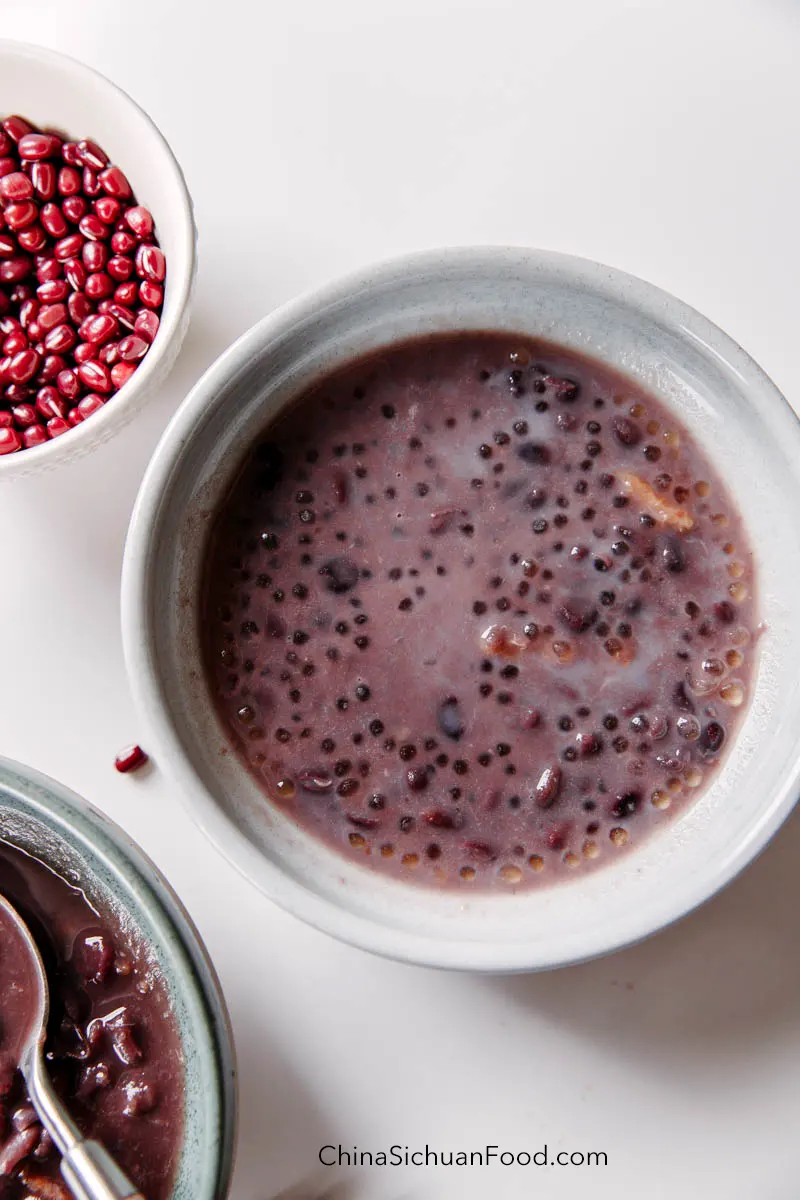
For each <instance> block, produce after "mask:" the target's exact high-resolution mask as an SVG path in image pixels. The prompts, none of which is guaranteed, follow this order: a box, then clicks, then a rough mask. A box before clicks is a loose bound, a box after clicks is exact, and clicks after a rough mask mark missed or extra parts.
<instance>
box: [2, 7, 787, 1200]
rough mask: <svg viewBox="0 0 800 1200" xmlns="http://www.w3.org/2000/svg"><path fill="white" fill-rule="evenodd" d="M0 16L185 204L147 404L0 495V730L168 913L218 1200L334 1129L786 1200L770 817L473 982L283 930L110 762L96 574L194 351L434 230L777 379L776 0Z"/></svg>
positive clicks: (497, 1173)
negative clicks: (185, 918)
mask: <svg viewBox="0 0 800 1200" xmlns="http://www.w3.org/2000/svg"><path fill="white" fill-rule="evenodd" d="M0 33H2V35H4V36H9V37H19V38H24V39H27V40H30V41H39V42H42V43H45V44H48V45H51V46H53V47H54V48H56V49H59V50H64V51H67V52H68V53H71V54H73V55H75V56H77V57H79V58H82V59H84V60H85V61H86V62H88V63H90V64H91V65H92V66H95V67H97V68H99V69H100V70H101V71H104V72H105V73H107V74H109V75H111V76H112V78H114V79H115V80H117V82H119V83H120V84H121V85H122V86H123V87H124V88H126V89H127V90H128V91H130V92H131V93H132V94H133V95H134V96H135V97H136V99H137V100H139V102H140V103H141V104H142V105H143V106H144V107H145V108H146V109H147V110H148V111H149V112H150V113H151V114H152V116H153V117H154V118H155V120H156V121H157V123H158V124H159V125H160V126H161V128H162V129H163V130H164V132H165V134H166V136H167V137H168V138H169V139H170V141H171V143H172V145H173V147H174V149H175V152H176V154H177V156H178V158H179V159H180V161H181V163H182V164H183V167H184V169H185V171H186V176H187V179H188V183H189V187H190V189H191V191H192V193H193V195H194V199H195V203H196V208H197V219H198V223H199V227H200V256H201V260H200V274H199V286H198V289H197V298H196V307H195V310H194V319H193V324H192V327H191V330H190V332H189V336H188V339H187V342H186V346H185V349H184V350H183V353H182V354H181V357H180V359H179V362H178V365H177V368H176V369H175V372H174V374H173V375H172V377H171V378H170V380H169V382H168V384H167V386H165V387H164V389H163V394H162V395H160V396H159V397H158V399H157V400H156V401H155V402H154V403H153V405H152V407H151V408H150V410H149V411H148V413H147V414H146V416H145V417H143V418H142V419H141V420H140V421H139V422H138V423H137V424H136V425H135V427H134V428H133V430H131V431H126V433H125V434H124V435H123V437H122V438H121V439H120V440H119V441H118V442H116V443H112V444H111V445H110V446H107V447H105V448H104V449H103V450H102V451H101V452H99V453H97V454H96V455H95V456H94V457H93V458H92V459H91V460H89V461H86V460H84V461H82V462H81V463H80V464H78V465H77V466H76V467H75V468H66V469H64V470H62V471H61V472H60V473H58V474H56V475H52V476H50V477H45V478H43V479H35V480H33V481H20V483H19V484H16V485H13V486H10V487H8V488H4V489H3V490H2V492H0V564H2V567H1V568H0V670H1V671H2V675H1V676H0V682H1V685H2V686H0V748H2V751H3V753H5V754H8V755H10V756H12V757H16V758H18V759H21V760H22V761H24V762H27V763H30V764H32V765H34V766H36V767H38V768H39V769H41V770H43V771H45V772H48V773H50V774H51V775H54V776H56V777H57V778H58V779H60V780H62V781H63V782H65V783H67V784H69V785H71V786H72V787H73V788H75V789H76V790H77V791H78V792H80V793H82V794H83V795H84V796H86V797H87V798H88V799H89V800H91V801H92V802H93V803H94V804H96V805H98V806H99V807H100V808H102V809H104V810H105V811H106V812H107V813H109V814H110V815H111V816H112V817H114V818H115V819H116V820H117V821H119V822H120V823H121V824H122V825H123V826H124V827H125V828H126V829H127V830H128V831H129V832H130V833H131V834H132V835H133V836H134V837H135V838H137V839H138V841H139V842H140V843H141V844H142V845H143V846H144V848H145V849H146V850H147V851H148V853H149V854H151V855H152V857H153V858H154V859H155V860H156V862H157V863H158V864H159V865H160V866H161V867H162V868H163V870H164V871H165V872H166V874H167V876H168V877H169V879H170V880H171V882H172V883H173V885H174V886H175V887H176V889H177V890H178V892H179V894H180V895H181V896H182V898H183V900H184V901H185V903H186V905H187V906H188V908H189V910H190V912H191V914H192V916H193V917H194V919H195V921H196V922H197V924H198V926H199V927H200V930H201V932H202V934H203V936H204V937H205V939H206V941H207V944H208V947H209V949H210V951H211V954H212V956H213V958H214V961H215V963H216V965H217V968H218V970H219V973H220V975H221V978H222V982H223V985H224V988H225V992H226V994H227V999H228V1003H229V1005H230V1010H231V1014H232V1017H233V1022H234V1026H235V1030H236V1035H237V1039H238V1046H239V1053H240V1062H241V1100H242V1106H241V1142H240V1155H239V1160H238V1167H237V1171H236V1175H235V1181H234V1185H233V1193H232V1195H233V1198H234V1200H269V1198H270V1197H272V1196H273V1195H274V1194H275V1193H276V1192H277V1191H280V1190H281V1189H283V1188H286V1187H288V1186H290V1185H291V1184H294V1183H296V1182H297V1181H298V1180H300V1179H302V1178H303V1177H304V1176H306V1175H308V1174H313V1173H314V1171H315V1170H316V1171H320V1168H319V1167H318V1165H317V1157H316V1156H317V1151H318V1149H319V1147H320V1146H321V1145H323V1144H324V1143H339V1142H341V1143H343V1144H344V1145H352V1144H353V1143H356V1144H357V1145H359V1146H360V1147H362V1148H365V1149H369V1148H372V1149H380V1148H381V1147H385V1146H387V1145H390V1144H392V1143H399V1144H401V1145H406V1144H408V1145H413V1146H419V1145H422V1146H424V1145H425V1143H426V1142H427V1143H428V1144H429V1145H431V1146H432V1147H439V1148H452V1149H456V1150H457V1149H459V1148H464V1149H467V1150H475V1149H478V1148H479V1147H481V1146H484V1145H486V1144H487V1143H489V1144H491V1143H499V1144H502V1145H503V1146H504V1147H507V1148H510V1149H529V1150H530V1149H537V1148H539V1147H540V1146H541V1145H542V1144H544V1143H545V1142H547V1143H548V1144H549V1146H550V1148H551V1150H556V1149H567V1150H577V1151H581V1150H583V1151H586V1150H596V1151H605V1152H606V1153H607V1154H608V1159H609V1165H608V1167H606V1168H564V1167H554V1168H552V1169H547V1170H544V1169H537V1168H528V1169H527V1170H524V1169H515V1168H502V1167H493V1168H484V1169H479V1168H473V1169H472V1170H461V1171H456V1170H454V1169H452V1170H447V1169H443V1170H442V1169H440V1170H439V1171H438V1172H435V1171H433V1170H425V1169H424V1168H416V1169H414V1168H410V1169H409V1170H408V1171H406V1170H404V1169H402V1168H395V1169H391V1168H386V1169H383V1170H380V1169H374V1170H372V1171H368V1170H362V1171H359V1172H358V1173H357V1174H358V1188H359V1190H358V1192H357V1195H358V1197H359V1200H360V1198H361V1197H364V1198H366V1200H383V1198H384V1197H385V1198H386V1200H399V1197H401V1196H412V1195H413V1196H414V1197H436V1198H437V1200H449V1198H450V1197H456V1196H459V1197H479V1196H480V1197H483V1196H485V1195H486V1194H487V1193H490V1194H491V1195H492V1196H493V1197H496V1198H497V1200H505V1198H507V1197H511V1198H516V1197H528V1196H534V1195H535V1196H536V1197H542V1198H543V1200H578V1198H584V1197H590V1196H591V1197H592V1198H593V1200H605V1198H609V1200H610V1198H611V1197H613V1198H614V1200H620V1198H622V1200H626V1198H627V1197H637V1200H638V1198H639V1197H646V1198H647V1200H674V1197H675V1196H676V1195H680V1196H681V1197H682V1200H700V1198H701V1197H702V1200H709V1198H712V1200H715V1198H717V1197H719V1198H720V1200H722V1198H724V1200H751V1198H758V1200H790V1198H791V1200H795V1198H796V1197H797V1195H798V1190H800V1188H799V1186H798V1183H797V1177H798V1171H800V1153H799V1152H798V1149H797V1146H798V1142H797V1135H796V1129H797V1121H798V1116H800V953H799V952H798V933H797V925H798V910H799V909H800V870H798V866H799V865H800V820H798V819H797V818H796V819H794V820H793V821H790V822H789V825H788V826H787V827H786V828H785V829H784V831H783V832H782V833H781V834H780V836H779V837H778V838H777V839H776V841H775V843H774V844H773V845H772V846H771V847H770V849H769V850H768V851H767V852H766V853H765V854H764V856H763V858H762V859H761V860H760V861H759V862H758V863H757V864H756V865H755V866H754V867H752V868H751V869H750V870H749V871H748V872H747V873H746V874H745V876H744V877H743V878H741V879H740V880H739V881H738V882H736V883H735V884H734V885H733V886H732V887H730V888H729V889H728V890H727V891H726V892H725V893H724V894H723V895H721V896H720V897H718V898H717V899H716V900H714V901H713V902H711V903H710V904H708V905H707V906H706V907H705V908H704V909H702V910H701V911H700V912H698V913H696V914H695V915H693V916H692V917H690V918H689V919H687V920H686V921H684V922H683V923H682V924H681V925H680V926H679V927H677V928H674V929H672V930H670V931H669V932H667V933H665V934H662V935H661V936H659V937H656V938H653V939H652V940H651V941H649V942H648V943H646V944H645V945H642V946H640V947H638V948H636V949H633V950H629V951H627V952H625V953H622V954H619V955H617V956H615V957H612V958H609V959H606V960H605V961H602V962H596V963H593V964H590V965H587V966H582V967H578V968H574V969H570V970H566V971H562V972H560V973H557V974H551V975H545V976H538V977H537V976H531V977H517V978H469V977H458V976H454V975H446V974H442V973H437V972H435V971H428V970H419V969H415V968H408V967H403V966H400V965H397V964H393V963H389V962H383V961H380V960H378V959H375V958H371V957H369V956H368V955H366V954H364V953H361V952H359V951H356V950H352V949H349V948H347V947H344V946H340V945H338V944H337V943H336V942H334V941H333V940H331V939H329V938H327V937H325V936H323V935H322V934H319V933H316V932H315V931H313V930H311V929H307V928H305V927H304V926H303V925H301V924H300V923H299V922H297V921H295V920H294V919H292V918H291V917H289V916H286V915H285V914H284V913H282V912H281V911H279V910H278V909H277V908H275V907H273V905H272V904H270V903H269V902H268V901H267V900H266V899H264V898H263V897H262V896H260V895H259V894H257V893H256V891H255V890H254V889H253V888H252V887H251V886H250V885H249V884H247V883H246V882H245V881H243V880H242V879H240V878H239V876H238V875H237V874H236V873H235V872H234V871H233V869H232V868H230V867H229V866H227V865H226V863H225V862H223V860H222V859H221V858H220V857H219V856H218V854H217V853H216V851H215V850H214V849H213V847H212V846H211V845H210V844H208V843H207V842H206V841H205V839H204V838H203V837H202V836H201V835H200V833H199V832H197V831H196V829H195V827H194V826H193V824H192V822H191V820H190V818H189V817H188V816H187V815H186V813H185V812H184V811H183V809H182V808H181V807H180V806H179V803H178V801H177V798H176V796H175V795H174V792H173V788H172V787H171V786H170V784H169V782H168V780H167V779H166V778H165V777H164V775H163V774H162V773H160V772H159V771H155V772H154V773H152V774H151V775H150V776H149V777H148V778H146V779H142V778H138V779H137V778H135V777H130V776H129V777H127V778H125V777H121V776H118V775H116V774H115V772H114V770H113V768H112V761H113V758H114V754H115V752H116V750H117V749H118V748H119V747H120V746H122V745H123V744H125V743H127V742H130V741H132V740H135V739H136V738H137V735H138V733H139V726H138V721H137V717H136V714H135V713H134V711H133V707H132V704H131V700H130V697H129V693H128V688H127V684H126V679H125V671H124V668H123V662H122V654H121V649H120V634H119V605H118V583H119V573H120V562H121V557H122V547H123V539H124V535H125V529H126V524H127V520H128V515H129V512H130V509H131V505H132V503H133V499H134V495H135V493H136V489H137V486H138V483H139V480H140V477H141V475H142V471H143V468H144V466H145V463H146V461H147V459H148V456H149V454H150V452H151V450H152V448H153V446H154V444H155V442H156V439H157V438H158V436H159V434H160V432H161V430H162V429H163V427H164V425H165V424H166V422H167V420H168V418H169V416H170V414H171V413H172V412H173V410H174V409H175V407H176V406H177V404H178V403H179V401H180V400H181V398H182V397H183V396H184V394H185V393H186V391H187V389H188V388H189V387H190V385H191V384H192V383H193V382H194V381H195V380H196V379H197V377H198V376H199V375H200V373H201V372H202V370H203V369H204V368H205V367H206V366H207V365H208V364H209V363H210V362H211V361H212V359H213V358H214V357H215V356H216V355H217V354H218V353H219V352H220V351H221V350H222V349H223V347H224V346H226V345H227V344H228V343H229V342H230V341H231V340H232V339H233V338H234V337H236V336H237V335H238V334H239V333H241V332H242V331H243V330H245V329H246V328H247V327H248V326H249V325H250V324H251V323H252V322H254V321H255V320H256V319H257V318H258V317H260V316H262V314H264V313H265V312H267V311H268V310H270V309H271V308H273V307H274V306H275V305H278V304H280V303H281V302H282V301H284V300H286V299H288V298H290V297H292V296H294V295H296V294H297V293H298V292H299V291H300V290H302V289H305V288H308V287H310V286H313V285H316V284H318V283H321V282H323V281H325V280H328V279H330V278H331V277H333V276H334V275H336V274H338V273H340V272H342V271H344V270H347V269H350V268H352V267H355V266H358V265H360V264H364V263H367V262H369V261H370V260H372V259H375V258H379V257H384V256H387V255H390V254H393V253H398V252H402V251H405V250H410V249H414V248H420V247H426V246H435V245H437V244H443V243H469V242H473V243H474V242H506V243H524V244H533V245H539V246H545V247H549V248H553V249H559V250H566V251H572V252H574V253H577V254H582V255H586V256H589V257H591V258H596V259H599V260H601V261H605V262H608V263H612V264H614V265H616V266H618V267H622V268H624V269H626V270H628V271H632V272H634V273H636V274H638V275H641V276H644V277H645V278H646V279H649V280H652V281H654V282H656V283H658V284H660V285H661V286H662V287H665V288H667V289H669V290H671V291H673V292H675V293H676V294H677V295H678V296H680V297H682V298H683V299H684V300H686V301H688V302H689V303H690V304H693V305H695V306H696V307H697V308H699V309H701V310H702V311H704V312H705V313H706V314H707V315H708V316H710V317H711V318H712V319H714V320H715V321H717V322H718V323H719V324H721V325H722V326H723V327H724V328H725V329H726V330H727V331H728V332H729V333H731V334H732V335H733V336H734V337H735V338H737V339H738V340H739V341H741V342H742V343H743V344H744V345H745V346H746V347H747V348H748V349H749V350H750V352H751V353H752V354H753V355H754V356H755V357H756V358H757V359H758V360H759V361H760V362H761V364H762V365H763V366H764V367H765V368H766V370H767V371H768V372H769V373H770V374H771V375H772V376H773V378H774V379H775V380H776V382H777V383H778V385H779V386H781V387H782V388H783V390H784V391H785V392H786V393H787V394H788V396H789V398H790V399H791V398H793V397H794V398H797V397H800V359H798V355H797V349H796V347H797V344H798V317H800V302H799V301H798V295H799V294H800V235H798V214H800V156H799V155H798V146H800V71H798V68H797V63H798V61H800V5H799V4H798V3H797V0H638V2H637V0H492V2H491V3H489V0H485V2H484V3H481V2H480V0H402V2H401V0H398V2H396V3H387V2H386V0H384V2H383V3H381V0H306V2H305V3H298V2H295V3H291V2H286V0H285V2H283V3H277V2H276V0H213V2H212V0H193V2H190V0H183V3H181V2H180V0H137V2H136V3H111V2H109V0H0ZM54 115H55V116H57V114H54ZM793 347H795V349H793ZM796 402H797V400H796ZM326 1178H327V1179H328V1181H329V1182H332V1181H333V1178H334V1172H332V1171H329V1172H328V1173H327V1175H326Z"/></svg>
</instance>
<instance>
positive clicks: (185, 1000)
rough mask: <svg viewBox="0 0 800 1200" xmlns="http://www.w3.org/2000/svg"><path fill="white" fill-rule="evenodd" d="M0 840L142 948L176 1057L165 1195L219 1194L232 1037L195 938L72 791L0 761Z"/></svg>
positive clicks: (230, 1111) (139, 856)
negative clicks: (81, 894)
mask: <svg viewBox="0 0 800 1200" xmlns="http://www.w3.org/2000/svg"><path fill="white" fill-rule="evenodd" d="M0 838H2V839H3V840H4V841H6V842H9V843H10V844H11V845H13V846H17V847H19V849H21V850H24V851H26V852H28V853H30V854H34V855H35V856H36V857H37V858H39V859H41V860H42V861H43V862H45V863H47V865H48V866H50V867H52V868H53V869H54V870H57V871H58V873H59V874H61V875H63V876H65V877H66V878H67V879H69V880H70V882H72V883H78V884H79V885H80V887H81V888H82V889H83V890H84V891H85V892H86V894H87V896H88V897H89V899H90V900H91V901H92V902H93V903H95V904H97V906H98V907H99V908H100V909H101V910H105V911H107V912H110V913H113V914H115V915H116V916H117V918H118V919H119V921H120V923H121V925H122V927H123V929H124V930H125V931H126V932H127V933H129V934H130V935H131V937H132V939H133V940H135V941H137V942H141V944H142V945H146V946H147V947H148V948H149V950H150V952H151V953H152V956H153V958H154V959H155V961H156V963H157V965H158V968H159V970H160V973H161V976H162V979H163V982H164V986H165V987H166V989H167V993H168V995H169V999H170V1002H171V1006H172V1010H173V1012H174V1014H175V1019H176V1022H177V1026H178V1031H179V1035H180V1039H181V1045H182V1048H183V1054H184V1070H185V1076H186V1078H185V1085H186V1086H185V1110H184V1138H183V1145H182V1148H181V1154H180V1161H179V1165H178V1173H177V1176H176V1180H175V1186H174V1188H173V1191H172V1197H171V1200H221V1198H222V1197H224V1196H226V1195H227V1193H228V1187H229V1183H230V1176H231V1171H232V1167H233V1156H234V1147H235V1136H236V1069H235V1054H234V1046H233V1037H232V1033H231V1028H230V1021H229V1018H228V1013H227V1009H226V1006H225V1000H224V998H223V995H222V991H221V989H220V985H219V981H218V979H217V976H216V973H215V971H214V968H213V966H212V965H211V961H210V959H209V957H208V954H207V952H206V949H205V947H204V946H203V943H202V941H201V939H200V935H199V934H198V932H197V930H196V929H195V928H194V926H193V924H192V922H191V920H190V919H189V916H188V914H187V913H186V911H185V910H184V908H183V905H182V904H181V903H180V901H179V900H178V898H177V896H176V895H175V893H174V892H173V891H172V889H171V888H170V886H169V884H168V883H167V881H166V880H165V879H164V877H163V875H162V874H161V873H160V872H159V870H158V869H157V868H156V867H155V865H154V864H153V863H152V862H150V860H149V859H148V858H147V856H146V855H145V854H144V852H143V851H142V850H140V849H139V847H138V846H137V845H136V844H135V843H134V842H132V841H131V839H130V838H129V837H127V836H126V834H124V833H123V832H122V830H121V829H120V828H119V827H118V826H117V825H115V824H114V823H113V822H112V821H110V820H109V819H108V818H107V817H105V816H104V815H103V814H102V813H100V812H98V811H97V809H95V808H93V807H92V806H91V805H90V804H87V803H86V801H85V800H82V799H81V798H80V797H79V796H76V795H75V793H74V792H71V791H69V789H68V788H65V787H63V786H62V785H61V784H60V783H56V782H55V780H53V779H49V778H48V777H47V776H45V775H41V774H39V772H37V771H33V770H31V769H30V768H29V767H26V766H23V765H22V764H21V763H16V762H12V761H11V760H9V759H5V758H0Z"/></svg>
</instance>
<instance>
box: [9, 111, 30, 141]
mask: <svg viewBox="0 0 800 1200" xmlns="http://www.w3.org/2000/svg"><path fill="white" fill-rule="evenodd" d="M3 129H4V130H5V131H6V133H7V134H8V136H9V137H10V138H11V140H12V142H18V141H19V140H20V138H23V137H25V135H26V134H28V133H33V132H34V128H33V126H32V125H31V124H30V122H28V121H26V120H25V118H24V117H20V116H18V115H17V114H16V113H14V114H13V115H12V116H10V117H5V118H4V120H3Z"/></svg>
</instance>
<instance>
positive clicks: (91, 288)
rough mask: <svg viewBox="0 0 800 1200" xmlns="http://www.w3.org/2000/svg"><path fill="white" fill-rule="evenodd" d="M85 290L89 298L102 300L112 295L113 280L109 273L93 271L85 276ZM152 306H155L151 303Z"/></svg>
mask: <svg viewBox="0 0 800 1200" xmlns="http://www.w3.org/2000/svg"><path fill="white" fill-rule="evenodd" d="M85 291H86V295H87V296H88V297H89V299H90V300H103V299H105V297H106V296H110V295H112V293H113V291H114V281H113V279H112V278H111V276H110V275H106V273H105V271H95V272H94V273H93V274H92V275H90V276H89V277H88V278H87V280H86V287H85ZM153 307H156V306H155V305H153Z"/></svg>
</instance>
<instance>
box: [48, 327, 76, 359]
mask: <svg viewBox="0 0 800 1200" xmlns="http://www.w3.org/2000/svg"><path fill="white" fill-rule="evenodd" d="M77 340H78V338H77V334H76V333H75V330H74V329H73V328H72V326H71V325H67V324H66V323H65V324H64V325H57V326H56V327H55V329H51V331H50V333H48V334H47V337H46V338H45V339H44V344H45V348H46V349H47V350H49V351H50V353H51V354H65V353H66V351H67V350H71V349H72V347H73V346H74V345H75V343H76V342H77Z"/></svg>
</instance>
